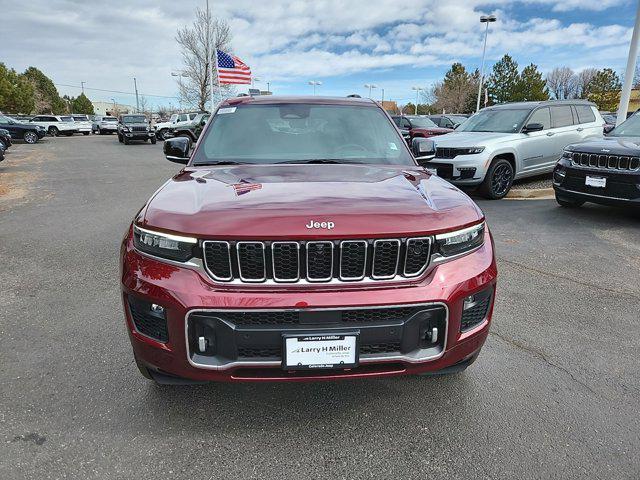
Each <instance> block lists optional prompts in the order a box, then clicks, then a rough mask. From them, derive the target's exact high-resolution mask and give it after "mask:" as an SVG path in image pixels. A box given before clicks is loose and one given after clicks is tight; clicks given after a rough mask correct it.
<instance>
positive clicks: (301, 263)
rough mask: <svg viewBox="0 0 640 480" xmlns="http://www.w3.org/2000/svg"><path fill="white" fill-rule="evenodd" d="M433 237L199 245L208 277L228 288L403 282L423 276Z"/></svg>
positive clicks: (215, 242)
mask: <svg viewBox="0 0 640 480" xmlns="http://www.w3.org/2000/svg"><path fill="white" fill-rule="evenodd" d="M432 246H433V237H409V238H402V239H400V238H391V239H368V240H367V239H348V240H322V241H315V240H314V241H304V240H283V241H233V240H231V241H223V240H204V241H202V259H203V266H204V270H205V271H206V273H207V274H208V275H209V277H211V279H212V280H214V281H215V282H221V283H227V284H243V283H248V284H250V283H267V284H277V283H282V284H286V283H289V284H294V283H300V284H306V283H309V284H311V283H319V284H321V283H325V284H326V283H336V282H337V283H357V282H374V283H375V282H380V281H385V280H386V281H393V280H395V281H401V280H403V279H410V278H416V277H419V276H420V275H422V274H423V273H424V272H425V271H427V268H428V266H429V264H430V261H431V255H432V253H433V252H432Z"/></svg>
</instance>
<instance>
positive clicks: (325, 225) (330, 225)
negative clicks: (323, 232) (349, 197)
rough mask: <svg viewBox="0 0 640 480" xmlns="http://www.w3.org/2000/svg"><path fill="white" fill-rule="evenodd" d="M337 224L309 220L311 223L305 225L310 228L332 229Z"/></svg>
mask: <svg viewBox="0 0 640 480" xmlns="http://www.w3.org/2000/svg"><path fill="white" fill-rule="evenodd" d="M335 226H336V224H335V223H333V222H314V221H313V220H309V223H308V224H307V225H305V227H307V228H308V229H312V228H325V229H327V230H332V229H333V228H334V227H335Z"/></svg>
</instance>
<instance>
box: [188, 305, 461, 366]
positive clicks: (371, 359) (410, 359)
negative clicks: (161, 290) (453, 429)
mask: <svg viewBox="0 0 640 480" xmlns="http://www.w3.org/2000/svg"><path fill="white" fill-rule="evenodd" d="M434 306H442V307H444V311H445V316H444V324H445V329H444V343H443V345H444V347H443V348H442V350H441V351H440V352H439V353H437V354H436V355H424V356H421V355H420V352H421V351H422V350H423V349H420V350H414V352H416V353H415V354H413V355H411V354H406V355H390V354H386V355H376V356H373V355H372V356H362V357H360V364H366V363H376V362H381V361H398V362H405V363H423V362H428V361H433V360H437V359H439V358H440V357H442V356H443V355H444V354H445V352H446V351H447V342H448V341H449V307H448V305H447V304H446V303H444V302H428V303H407V304H400V305H367V306H364V307H344V308H336V307H322V308H267V309H261V308H256V309H251V311H252V312H282V311H287V312H290V311H293V312H299V311H327V310H369V309H377V308H402V307H434ZM237 311H239V310H238V309H229V308H227V309H220V308H218V309H216V308H195V309H193V310H188V311H187V313H186V314H185V317H184V339H185V352H186V355H187V361H188V362H189V364H190V365H191V366H192V367H195V368H202V369H205V370H215V371H225V370H229V369H232V368H238V367H273V366H278V365H282V361H281V360H264V361H258V362H256V361H252V360H250V361H232V362H229V363H225V364H221V365H206V364H202V363H196V362H194V361H193V360H192V359H191V357H190V355H189V315H191V314H192V313H199V312H202V313H215V312H237ZM420 312H422V310H421V311H418V312H416V313H415V314H414V316H415V315H418V314H419V313H420ZM411 318H412V317H411ZM333 328H334V329H340V330H345V329H348V327H333ZM309 330H313V327H312V328H310V329H309ZM318 330H320V329H318ZM323 330H329V329H327V328H325V329H323ZM283 372H284V370H283Z"/></svg>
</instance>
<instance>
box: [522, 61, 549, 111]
mask: <svg viewBox="0 0 640 480" xmlns="http://www.w3.org/2000/svg"><path fill="white" fill-rule="evenodd" d="M514 100H515V101H519V102H534V101H540V100H549V90H548V89H547V81H546V80H545V79H544V77H543V76H542V73H541V72H540V71H539V70H538V66H537V65H534V64H533V63H532V64H531V65H529V66H527V67H525V68H524V69H523V70H522V73H521V74H520V78H519V80H518V87H517V91H516V98H514Z"/></svg>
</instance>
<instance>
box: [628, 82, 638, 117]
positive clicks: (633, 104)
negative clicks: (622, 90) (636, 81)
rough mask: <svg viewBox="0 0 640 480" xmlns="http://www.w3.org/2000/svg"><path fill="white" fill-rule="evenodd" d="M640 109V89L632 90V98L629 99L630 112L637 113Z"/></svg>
mask: <svg viewBox="0 0 640 480" xmlns="http://www.w3.org/2000/svg"><path fill="white" fill-rule="evenodd" d="M639 109H640V88H634V89H633V90H631V98H630V99H629V112H630V113H631V112H635V111H636V110H639Z"/></svg>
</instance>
